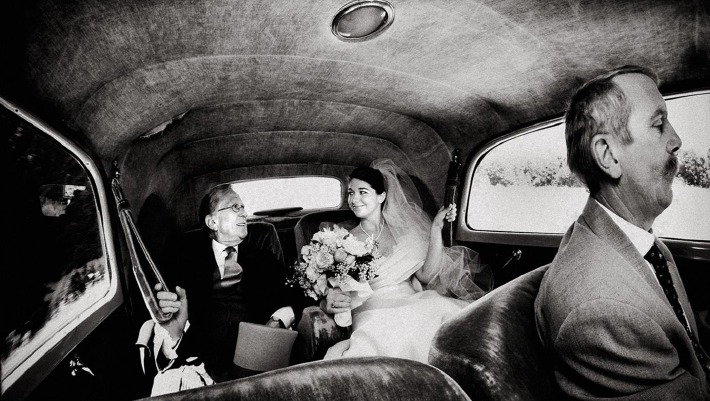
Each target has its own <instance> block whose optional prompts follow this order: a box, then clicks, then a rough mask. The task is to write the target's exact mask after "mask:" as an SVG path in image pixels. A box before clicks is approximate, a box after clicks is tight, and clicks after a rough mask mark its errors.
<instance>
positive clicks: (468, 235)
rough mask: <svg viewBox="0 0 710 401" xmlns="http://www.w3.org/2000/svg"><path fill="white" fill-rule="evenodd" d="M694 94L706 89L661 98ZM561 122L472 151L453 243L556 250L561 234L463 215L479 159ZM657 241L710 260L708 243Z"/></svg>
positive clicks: (538, 126) (552, 121) (517, 132)
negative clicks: (479, 224)
mask: <svg viewBox="0 0 710 401" xmlns="http://www.w3.org/2000/svg"><path fill="white" fill-rule="evenodd" d="M697 95H710V89H704V90H694V91H689V92H679V93H673V94H668V95H664V96H663V98H664V99H665V100H666V101H668V100H673V99H678V98H683V97H688V96H697ZM563 123H564V115H561V116H556V117H553V118H551V119H549V120H545V121H542V122H538V123H535V124H532V125H530V126H528V127H525V128H521V129H518V130H515V131H512V132H511V133H509V134H506V135H503V136H501V137H499V138H495V139H493V140H491V141H489V142H487V143H485V144H484V145H483V146H482V147H480V148H479V149H478V150H476V151H474V153H473V157H471V159H470V162H469V163H467V168H466V174H465V179H464V181H463V188H462V191H461V198H460V205H459V210H460V216H462V218H460V219H457V222H456V239H457V240H459V241H464V242H486V243H495V244H504V245H522V246H536V247H548V248H556V247H559V245H560V242H561V240H562V237H563V235H564V234H561V233H554V234H552V233H527V232H503V231H490V230H477V229H474V228H472V227H470V226H469V225H468V223H467V222H466V218H465V216H467V215H468V212H469V210H468V208H469V204H470V201H471V198H472V196H473V193H472V190H473V187H472V184H473V175H474V173H475V171H476V169H477V168H478V166H479V164H480V163H481V160H483V158H484V157H485V156H486V155H487V154H488V153H489V152H490V151H491V150H492V149H494V148H495V147H497V146H499V145H501V144H502V143H505V142H507V141H510V140H513V139H515V138H517V137H520V136H523V135H529V134H533V133H534V132H536V131H540V130H543V129H547V128H550V127H554V126H556V125H560V124H563ZM571 224H572V222H571V221H570V225H571ZM661 238H662V239H663V242H664V243H665V244H666V245H668V246H669V247H670V248H672V250H673V253H674V255H678V256H683V257H686V258H689V259H694V260H710V241H703V240H690V239H676V238H667V237H661Z"/></svg>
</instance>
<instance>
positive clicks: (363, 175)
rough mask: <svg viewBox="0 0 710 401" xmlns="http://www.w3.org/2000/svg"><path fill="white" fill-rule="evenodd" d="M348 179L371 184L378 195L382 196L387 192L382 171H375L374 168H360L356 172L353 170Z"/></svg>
mask: <svg viewBox="0 0 710 401" xmlns="http://www.w3.org/2000/svg"><path fill="white" fill-rule="evenodd" d="M348 178H350V179H351V180H352V179H358V180H361V181H365V182H366V183H368V184H370V186H371V187H372V189H374V190H375V192H377V194H378V195H379V194H381V193H383V192H385V189H386V188H385V179H384V177H382V173H381V172H380V170H377V169H374V168H372V167H358V168H356V169H355V170H353V172H352V173H350V175H349V176H348Z"/></svg>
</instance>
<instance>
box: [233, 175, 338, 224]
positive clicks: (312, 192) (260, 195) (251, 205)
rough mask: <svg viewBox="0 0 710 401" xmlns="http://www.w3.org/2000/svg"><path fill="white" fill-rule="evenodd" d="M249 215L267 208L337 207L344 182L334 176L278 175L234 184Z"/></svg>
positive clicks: (308, 208)
mask: <svg viewBox="0 0 710 401" xmlns="http://www.w3.org/2000/svg"><path fill="white" fill-rule="evenodd" d="M232 187H233V188H234V190H235V191H236V192H237V193H238V194H239V196H240V197H241V198H242V201H243V202H244V205H245V209H246V211H247V214H248V215H249V216H253V215H254V213H258V212H261V211H266V210H273V209H283V208H292V207H300V208H302V209H303V210H310V209H325V208H338V207H340V205H341V204H342V201H343V187H342V182H341V181H340V180H339V179H337V178H335V177H327V176H307V177H279V178H268V179H260V180H248V181H239V182H235V183H233V184H232Z"/></svg>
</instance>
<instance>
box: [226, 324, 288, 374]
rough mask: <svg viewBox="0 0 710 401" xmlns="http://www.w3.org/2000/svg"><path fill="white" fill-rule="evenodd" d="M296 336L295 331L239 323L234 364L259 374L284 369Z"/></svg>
mask: <svg viewBox="0 0 710 401" xmlns="http://www.w3.org/2000/svg"><path fill="white" fill-rule="evenodd" d="M297 336H298V332H297V331H295V330H290V329H282V328H274V327H269V326H264V325H262V324H256V323H248V322H241V323H239V336H238V337H237V347H236V349H235V350H234V363H235V364H236V365H238V366H240V367H242V368H245V369H249V370H255V371H259V372H267V371H270V370H274V369H279V368H283V367H286V366H288V364H289V358H290V357H291V349H292V348H293V343H294V341H295V340H296V337H297Z"/></svg>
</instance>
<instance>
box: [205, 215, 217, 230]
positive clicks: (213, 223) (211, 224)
mask: <svg viewBox="0 0 710 401" xmlns="http://www.w3.org/2000/svg"><path fill="white" fill-rule="evenodd" d="M205 224H206V225H207V228H209V229H210V230H212V231H217V222H216V221H214V217H212V214H211V213H210V214H208V215H207V216H205Z"/></svg>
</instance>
